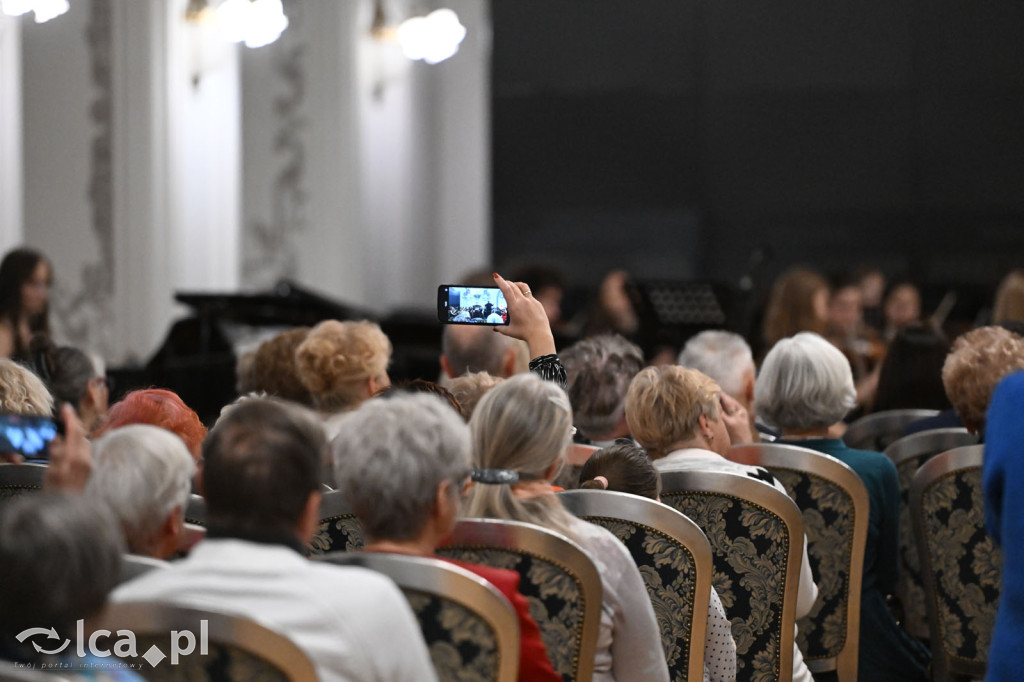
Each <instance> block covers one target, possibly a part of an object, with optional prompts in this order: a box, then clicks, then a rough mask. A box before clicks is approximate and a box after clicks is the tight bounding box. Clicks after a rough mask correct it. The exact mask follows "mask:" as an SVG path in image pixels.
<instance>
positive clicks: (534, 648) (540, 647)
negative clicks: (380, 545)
mask: <svg viewBox="0 0 1024 682" xmlns="http://www.w3.org/2000/svg"><path fill="white" fill-rule="evenodd" d="M437 558H439V559H442V560H444V561H447V562H449V563H453V564H455V565H456V566H459V567H460V568H464V569H466V570H467V571H471V572H473V573H476V574H477V575H478V576H480V577H481V578H483V579H484V580H486V581H487V582H489V583H491V584H492V585H494V586H495V587H496V588H498V591H499V592H501V593H502V594H503V595H505V598H506V599H508V600H509V602H511V603H512V608H514V609H515V611H516V616H517V617H518V618H519V682H562V676H561V675H559V674H558V673H556V672H555V669H554V668H553V667H552V666H551V662H550V661H549V660H548V650H547V649H546V648H544V642H543V640H541V638H540V628H539V627H537V623H536V621H534V620H533V617H532V616H531V615H530V606H529V604H528V603H527V601H526V597H524V596H523V595H522V594H520V593H519V574H518V573H516V572H515V571H509V570H506V569H503V568H491V567H490V566H481V565H480V564H467V563H465V562H463V561H456V560H455V559H448V558H446V557H437Z"/></svg>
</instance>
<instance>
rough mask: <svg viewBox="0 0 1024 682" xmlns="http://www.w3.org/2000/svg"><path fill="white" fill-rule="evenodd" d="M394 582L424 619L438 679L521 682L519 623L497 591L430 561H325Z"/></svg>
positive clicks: (348, 555)
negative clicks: (378, 573)
mask: <svg viewBox="0 0 1024 682" xmlns="http://www.w3.org/2000/svg"><path fill="white" fill-rule="evenodd" d="M320 559H321V560H322V561H329V562H331V563H335V564H341V565H344V566H362V567H364V568H369V569H371V570H374V571H378V572H380V573H383V574H385V575H387V576H388V577H390V578H391V579H392V580H394V581H395V584H396V585H398V587H400V588H401V589H402V592H404V593H405V596H406V598H407V599H408V600H409V605H410V606H411V607H412V610H413V613H415V614H416V618H417V620H419V623H420V628H421V629H422V630H423V638H424V640H426V643H427V649H428V650H429V651H430V658H431V661H433V663H434V668H435V669H436V670H437V677H438V679H439V680H459V682H516V679H517V678H518V677H519V620H518V617H517V616H516V612H515V609H513V608H512V605H511V604H510V603H509V601H508V600H507V599H506V598H505V596H504V595H503V594H501V592H499V591H498V589H497V588H496V587H494V586H493V585H491V584H490V583H489V582H487V581H486V580H484V579H483V578H481V577H479V576H478V575H476V574H474V573H472V572H471V571H467V570H466V569H464V568H462V567H460V566H456V565H454V564H451V563H448V562H447V561H441V560H440V559H434V558H430V557H411V556H402V555H397V554H374V553H362V552H333V553H331V554H327V555H325V556H323V557H321V558H320Z"/></svg>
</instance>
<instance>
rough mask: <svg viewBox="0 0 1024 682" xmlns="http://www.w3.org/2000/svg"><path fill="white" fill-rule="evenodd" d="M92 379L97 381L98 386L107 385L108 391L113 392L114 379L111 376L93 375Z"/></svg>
mask: <svg viewBox="0 0 1024 682" xmlns="http://www.w3.org/2000/svg"><path fill="white" fill-rule="evenodd" d="M92 381H95V382H96V385H97V386H105V387H106V388H107V391H108V392H110V393H113V391H114V380H113V379H111V378H110V377H93V378H92Z"/></svg>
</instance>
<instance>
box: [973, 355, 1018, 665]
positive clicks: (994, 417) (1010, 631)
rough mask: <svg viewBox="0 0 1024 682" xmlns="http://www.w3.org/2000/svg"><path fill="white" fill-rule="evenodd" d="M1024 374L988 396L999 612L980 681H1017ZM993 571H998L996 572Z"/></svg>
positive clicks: (987, 469) (987, 471) (987, 464)
mask: <svg viewBox="0 0 1024 682" xmlns="http://www.w3.org/2000/svg"><path fill="white" fill-rule="evenodd" d="M1022 414H1024V372H1017V373H1015V374H1011V375H1010V376H1008V377H1006V378H1005V379H1003V381H1002V382H1000V384H999V386H998V387H997V388H996V390H995V393H994V394H993V396H992V403H991V405H990V406H989V409H988V418H987V419H986V423H987V424H988V428H987V431H986V437H987V438H986V442H985V459H984V464H983V467H982V481H983V487H984V491H985V526H986V528H987V529H988V532H989V533H990V534H991V535H992V539H993V540H995V541H996V544H998V545H999V546H1000V547H1001V548H1002V551H1003V553H1002V582H1001V585H1000V591H999V610H998V612H997V614H996V622H995V628H994V630H993V632H992V643H991V645H990V646H989V649H988V667H987V669H986V671H985V679H986V680H989V682H1011V681H1015V680H1018V679H1020V670H1018V669H1017V666H1018V665H1020V653H1019V652H1020V642H1021V637H1022V635H1024V546H1022V548H1021V549H1018V548H1017V543H1016V542H1015V541H1014V538H1019V537H1024V495H1022V494H1021V492H1022V491H1024V420H1022V419H1021V415H1022ZM995 570H999V569H998V568H996V569H995Z"/></svg>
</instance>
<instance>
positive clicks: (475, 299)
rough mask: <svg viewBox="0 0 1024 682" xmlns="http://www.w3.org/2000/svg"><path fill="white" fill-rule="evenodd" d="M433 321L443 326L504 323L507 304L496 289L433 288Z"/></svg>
mask: <svg viewBox="0 0 1024 682" xmlns="http://www.w3.org/2000/svg"><path fill="white" fill-rule="evenodd" d="M437 319H438V321H440V322H442V323H444V324H478V325H490V326H495V325H500V324H508V304H507V303H506V302H505V295H504V294H502V293H501V289H499V288H498V287H466V286H459V285H455V284H442V285H441V286H439V287H438V288H437Z"/></svg>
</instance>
